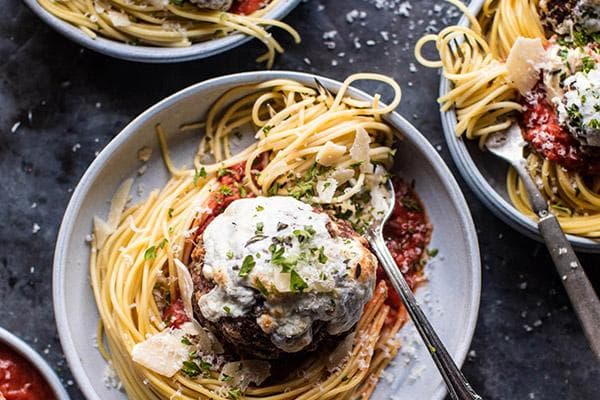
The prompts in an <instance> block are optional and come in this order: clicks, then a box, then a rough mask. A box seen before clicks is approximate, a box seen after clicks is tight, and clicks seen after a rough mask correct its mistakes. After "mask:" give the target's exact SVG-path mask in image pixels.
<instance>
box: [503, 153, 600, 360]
mask: <svg viewBox="0 0 600 400" xmlns="http://www.w3.org/2000/svg"><path fill="white" fill-rule="evenodd" d="M514 167H515V169H516V170H517V173H518V174H519V177H520V178H521V180H522V181H523V183H524V185H525V187H526V189H527V193H528V195H529V198H530V200H531V205H532V207H533V210H534V211H535V212H536V214H537V215H538V217H539V221H538V227H539V229H540V234H541V235H542V237H543V238H544V242H545V243H546V247H547V248H548V251H549V252H550V256H551V257H552V261H554V265H555V266H556V270H557V271H558V274H559V275H560V277H561V280H562V283H563V285H564V287H565V290H566V292H567V295H568V296H569V299H570V300H571V304H572V305H573V309H574V310H575V314H576V315H577V318H578V319H579V322H580V324H581V327H582V329H583V333H584V334H585V336H586V338H587V340H588V343H589V345H590V347H591V349H592V351H593V353H594V355H595V356H596V358H597V359H598V360H600V300H599V299H598V295H597V294H596V291H595V290H594V287H593V286H592V284H591V283H590V280H589V279H588V277H587V275H586V273H585V270H584V269H583V267H582V266H581V263H580V262H579V259H578V258H577V255H576V254H575V251H574V250H573V247H572V246H571V243H569V241H568V240H567V237H566V236H565V233H564V232H563V230H562V228H561V227H560V224H559V223H558V219H557V218H556V216H554V214H552V213H550V212H549V211H548V204H547V203H546V200H545V199H544V198H543V196H542V194H541V193H540V190H539V189H538V188H537V186H536V185H535V183H534V182H533V179H532V178H531V176H530V175H529V172H528V171H527V168H526V166H525V161H524V160H523V162H522V163H521V164H520V165H514ZM540 199H542V200H541V201H540Z"/></svg>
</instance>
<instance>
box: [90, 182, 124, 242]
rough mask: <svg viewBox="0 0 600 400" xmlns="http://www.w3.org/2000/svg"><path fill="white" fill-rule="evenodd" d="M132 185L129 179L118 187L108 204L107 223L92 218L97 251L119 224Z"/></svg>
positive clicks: (97, 218) (98, 218)
mask: <svg viewBox="0 0 600 400" xmlns="http://www.w3.org/2000/svg"><path fill="white" fill-rule="evenodd" d="M132 184H133V179H131V178H130V179H127V180H125V181H124V182H123V183H122V184H121V186H119V188H118V189H117V191H116V192H115V195H114V196H113V198H112V200H111V202H110V211H109V212H108V220H107V221H104V220H103V219H101V218H100V217H97V216H95V217H94V234H95V236H96V248H97V249H101V248H102V246H103V245H104V243H105V242H106V239H108V237H109V236H110V235H112V234H113V233H114V232H115V230H116V229H117V226H118V225H119V222H121V216H122V215H123V211H124V210H125V206H126V205H127V201H128V200H129V191H130V190H131V185H132Z"/></svg>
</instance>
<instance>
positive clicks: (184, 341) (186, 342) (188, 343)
mask: <svg viewBox="0 0 600 400" xmlns="http://www.w3.org/2000/svg"><path fill="white" fill-rule="evenodd" d="M181 343H183V344H185V345H186V346H191V345H192V342H190V339H189V338H188V337H187V336H184V337H183V338H181Z"/></svg>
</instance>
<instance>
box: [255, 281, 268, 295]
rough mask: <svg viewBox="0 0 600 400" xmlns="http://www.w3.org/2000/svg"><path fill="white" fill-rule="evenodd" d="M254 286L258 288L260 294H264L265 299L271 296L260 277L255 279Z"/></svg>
mask: <svg viewBox="0 0 600 400" xmlns="http://www.w3.org/2000/svg"><path fill="white" fill-rule="evenodd" d="M254 284H255V285H256V288H257V289H258V291H259V292H260V294H262V295H263V296H265V297H267V296H268V295H269V291H268V290H267V288H266V287H265V285H264V283H262V281H261V280H260V279H259V278H258V277H256V279H254Z"/></svg>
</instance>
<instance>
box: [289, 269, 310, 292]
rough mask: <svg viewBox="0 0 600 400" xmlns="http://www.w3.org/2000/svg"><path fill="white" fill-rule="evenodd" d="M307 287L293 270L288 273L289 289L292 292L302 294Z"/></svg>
mask: <svg viewBox="0 0 600 400" xmlns="http://www.w3.org/2000/svg"><path fill="white" fill-rule="evenodd" d="M307 287H308V285H307V284H306V282H304V279H302V277H301V276H300V275H299V274H298V273H297V272H296V270H295V269H293V270H291V271H290V289H292V292H302V291H304V289H306V288H307Z"/></svg>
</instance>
